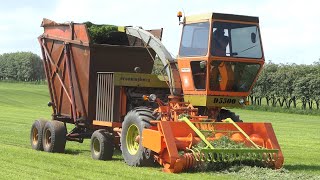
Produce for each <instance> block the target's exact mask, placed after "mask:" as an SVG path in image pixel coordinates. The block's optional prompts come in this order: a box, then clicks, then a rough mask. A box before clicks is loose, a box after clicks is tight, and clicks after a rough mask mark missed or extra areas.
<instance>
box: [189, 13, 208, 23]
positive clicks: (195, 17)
mask: <svg viewBox="0 0 320 180" xmlns="http://www.w3.org/2000/svg"><path fill="white" fill-rule="evenodd" d="M211 18H212V13H205V14H197V15H192V16H186V17H185V21H186V23H191V22H203V21H205V20H209V19H211Z"/></svg>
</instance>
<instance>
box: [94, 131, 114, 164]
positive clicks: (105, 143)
mask: <svg viewBox="0 0 320 180" xmlns="http://www.w3.org/2000/svg"><path fill="white" fill-rule="evenodd" d="M113 151H114V144H113V136H112V134H110V133H108V132H107V131H106V130H104V129H100V130H96V131H95V132H94V133H93V134H92V136H91V157H92V159H95V160H110V159H112V156H113Z"/></svg>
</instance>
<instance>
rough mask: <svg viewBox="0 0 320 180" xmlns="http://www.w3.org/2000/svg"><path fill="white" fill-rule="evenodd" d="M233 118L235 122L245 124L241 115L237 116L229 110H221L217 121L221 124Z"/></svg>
mask: <svg viewBox="0 0 320 180" xmlns="http://www.w3.org/2000/svg"><path fill="white" fill-rule="evenodd" d="M227 118H231V119H232V120H233V121H234V122H243V121H242V120H241V119H240V117H239V115H236V114H235V113H234V112H231V111H230V110H227V109H221V110H220V113H219V115H218V118H217V121H218V122H221V121H222V120H224V119H227Z"/></svg>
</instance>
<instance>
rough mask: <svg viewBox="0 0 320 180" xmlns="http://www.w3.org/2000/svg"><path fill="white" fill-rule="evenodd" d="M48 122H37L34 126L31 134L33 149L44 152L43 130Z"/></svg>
mask: <svg viewBox="0 0 320 180" xmlns="http://www.w3.org/2000/svg"><path fill="white" fill-rule="evenodd" d="M46 122H47V121H46V120H36V121H34V123H33V124H32V127H31V132H30V143H31V147H32V149H35V150H38V151H43V146H42V137H43V133H42V131H43V128H44V126H45V124H46Z"/></svg>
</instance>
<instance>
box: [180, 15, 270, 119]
mask: <svg viewBox="0 0 320 180" xmlns="http://www.w3.org/2000/svg"><path fill="white" fill-rule="evenodd" d="M258 23H259V20H258V18H257V17H249V16H237V15H230V14H218V13H209V14H202V15H197V16H189V17H185V18H184V20H183V22H182V23H181V24H183V31H182V38H181V44H180V51H179V57H178V60H177V61H178V66H179V69H180V77H181V83H182V89H183V93H184V100H185V101H188V102H190V103H191V104H192V105H193V106H198V107H200V108H199V109H201V111H202V112H204V113H205V111H208V112H210V111H212V110H213V107H215V109H218V110H219V108H221V107H241V106H244V105H245V103H246V97H247V96H248V95H249V93H250V90H251V88H252V86H253V84H254V82H255V79H256V78H257V75H258V74H259V71H260V70H261V68H262V66H263V64H264V57H263V50H262V44H261V41H260V39H261V38H260V33H259V24H258ZM216 107H218V108H216ZM213 114H218V113H213ZM229 115H230V114H229ZM211 118H215V119H216V118H217V117H211ZM234 120H235V121H239V119H234Z"/></svg>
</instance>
